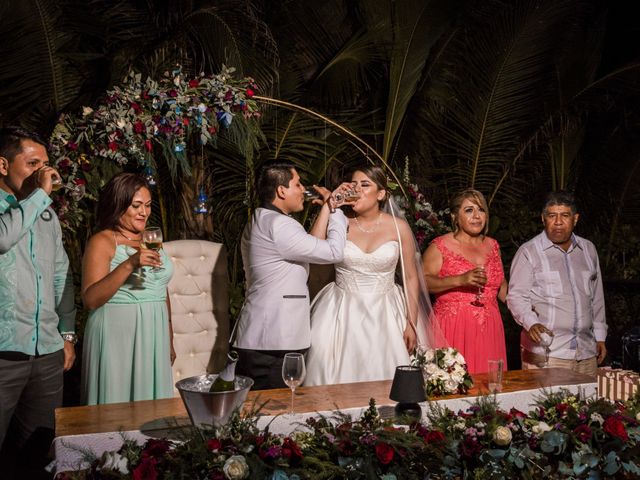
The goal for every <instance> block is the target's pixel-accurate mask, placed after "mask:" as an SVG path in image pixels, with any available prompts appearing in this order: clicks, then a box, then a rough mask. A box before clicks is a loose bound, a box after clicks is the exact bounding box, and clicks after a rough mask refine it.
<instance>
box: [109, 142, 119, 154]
mask: <svg viewBox="0 0 640 480" xmlns="http://www.w3.org/2000/svg"><path fill="white" fill-rule="evenodd" d="M109 150H111V151H112V152H115V151H117V150H118V144H117V143H116V142H109Z"/></svg>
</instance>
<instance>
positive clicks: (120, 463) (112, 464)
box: [100, 452, 129, 475]
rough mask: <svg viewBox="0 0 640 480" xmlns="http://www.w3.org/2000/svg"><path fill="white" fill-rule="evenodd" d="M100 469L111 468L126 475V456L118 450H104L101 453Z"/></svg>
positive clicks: (127, 471)
mask: <svg viewBox="0 0 640 480" xmlns="http://www.w3.org/2000/svg"><path fill="white" fill-rule="evenodd" d="M100 470H111V471H113V472H119V473H121V474H123V475H127V474H128V473H129V468H128V461H127V457H123V456H122V455H120V454H119V453H118V452H105V453H103V454H102V467H101V468H100Z"/></svg>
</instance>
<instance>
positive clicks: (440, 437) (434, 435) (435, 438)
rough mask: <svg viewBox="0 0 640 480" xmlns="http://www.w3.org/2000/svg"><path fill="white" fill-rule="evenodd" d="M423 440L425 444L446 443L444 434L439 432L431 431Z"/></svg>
mask: <svg viewBox="0 0 640 480" xmlns="http://www.w3.org/2000/svg"><path fill="white" fill-rule="evenodd" d="M422 438H423V439H424V443H442V442H444V433H442V432H441V431H439V430H431V431H430V432H429V433H427V434H426V435H425V436H424V437H422Z"/></svg>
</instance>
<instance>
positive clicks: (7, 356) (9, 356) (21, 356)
mask: <svg viewBox="0 0 640 480" xmlns="http://www.w3.org/2000/svg"><path fill="white" fill-rule="evenodd" d="M53 353H57V352H51V353H36V354H35V355H28V354H26V353H22V352H0V360H8V361H10V362H24V361H26V360H33V359H34V358H42V357H46V356H47V355H52V354H53Z"/></svg>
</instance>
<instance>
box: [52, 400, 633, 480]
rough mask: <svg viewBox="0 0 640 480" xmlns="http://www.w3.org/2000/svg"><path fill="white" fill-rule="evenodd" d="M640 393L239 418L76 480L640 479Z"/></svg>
mask: <svg viewBox="0 0 640 480" xmlns="http://www.w3.org/2000/svg"><path fill="white" fill-rule="evenodd" d="M639 406H640V397H639V396H636V397H635V398H634V399H631V400H629V401H627V402H626V403H624V404H622V403H615V404H614V403H611V402H609V401H608V400H606V399H585V398H581V396H580V395H575V394H573V393H571V392H570V391H568V390H560V391H557V392H546V393H544V394H543V395H542V396H541V398H539V399H537V400H536V402H535V404H534V405H533V410H531V411H530V412H529V413H525V412H522V411H520V410H516V409H511V410H510V411H505V410H502V409H500V408H499V406H498V405H497V404H496V401H495V398H494V397H484V398H480V399H478V400H477V401H476V402H474V403H473V404H472V405H470V406H469V408H468V409H467V410H466V411H458V412H457V413H455V412H453V411H451V410H450V409H448V408H445V407H440V406H438V404H437V403H433V404H431V407H430V410H429V412H428V413H427V417H428V422H427V423H414V424H412V425H410V426H409V427H403V428H398V427H397V426H394V425H392V424H391V422H390V421H383V420H382V419H381V418H380V416H379V414H378V411H377V409H376V407H375V404H374V403H373V401H371V403H370V405H369V408H368V409H367V410H366V411H365V412H364V414H363V415H362V417H361V418H359V419H357V420H354V419H352V418H351V417H349V416H348V415H344V414H340V413H338V414H336V415H334V416H333V417H331V418H326V417H318V418H310V419H308V420H307V421H306V423H305V424H304V425H301V426H300V429H299V430H298V431H296V432H294V433H292V434H290V435H286V436H283V435H274V434H272V433H270V432H269V427H266V428H265V429H263V430H260V429H258V428H257V427H256V421H255V416H254V415H255V413H256V412H252V413H250V414H248V416H246V417H240V416H239V415H238V414H236V415H235V416H234V417H233V418H232V420H231V422H230V423H229V424H228V425H227V426H225V427H222V428H221V429H218V430H211V431H209V432H204V433H203V434H202V435H201V433H198V432H194V433H193V435H192V436H191V437H190V438H187V439H185V441H184V442H180V443H177V442H171V441H168V440H157V439H151V440H148V441H147V442H146V443H145V444H144V445H137V444H136V443H134V442H131V441H127V442H125V444H124V445H123V447H122V448H121V449H120V450H119V451H117V452H108V453H105V454H103V455H102V457H101V458H99V459H95V460H94V461H93V463H92V464H91V467H90V468H89V469H87V470H84V471H79V472H66V473H60V474H58V476H57V479H58V480H72V479H82V480H85V479H125V478H126V479H130V478H132V479H136V480H137V479H161V478H162V479H174V478H175V479H178V478H189V479H217V480H223V479H224V480H239V479H244V478H251V479H261V480H262V479H264V480H287V479H289V480H301V479H330V478H343V479H371V480H374V479H375V480H379V479H384V480H399V479H425V478H431V479H460V478H496V479H497V478H525V479H537V478H553V479H556V478H572V479H579V478H585V479H587V478H588V479H596V478H629V479H631V478H638V476H639V475H640V462H639V460H638V459H639V458H640V443H639V440H640V426H639V425H640V408H639Z"/></svg>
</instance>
